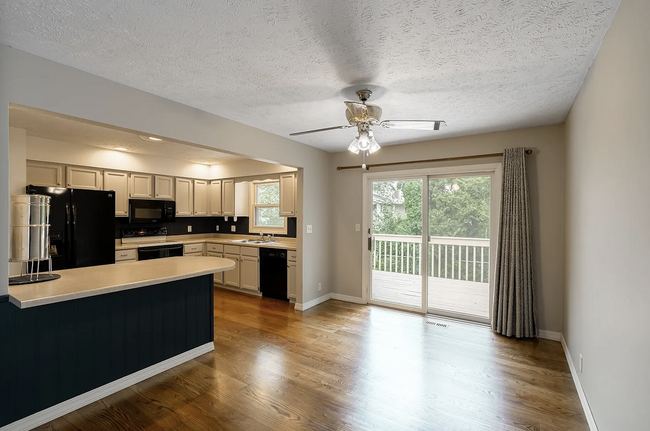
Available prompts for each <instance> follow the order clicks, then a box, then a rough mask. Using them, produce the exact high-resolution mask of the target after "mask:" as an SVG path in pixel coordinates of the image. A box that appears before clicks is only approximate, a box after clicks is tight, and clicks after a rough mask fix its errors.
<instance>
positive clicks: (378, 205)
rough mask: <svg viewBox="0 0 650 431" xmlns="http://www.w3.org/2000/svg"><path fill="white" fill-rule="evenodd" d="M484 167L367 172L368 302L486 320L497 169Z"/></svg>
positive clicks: (490, 290) (489, 287) (468, 318)
mask: <svg viewBox="0 0 650 431" xmlns="http://www.w3.org/2000/svg"><path fill="white" fill-rule="evenodd" d="M488 166H489V167H490V168H489V169H487V168H486V167H485V166H484V167H482V168H481V169H479V170H477V171H474V172H472V171H471V170H470V169H469V168H466V169H465V171H466V172H462V171H461V172H453V171H452V170H449V169H447V170H446V172H440V173H437V172H435V171H428V172H423V175H417V176H414V175H413V172H409V173H404V175H397V174H395V173H393V174H392V176H391V177H387V176H386V175H385V174H383V175H382V174H366V185H365V192H364V193H365V196H366V210H365V213H366V217H365V218H366V224H365V227H366V232H367V241H368V243H367V248H366V247H365V244H364V254H365V255H366V256H364V259H365V264H366V273H365V274H364V280H367V281H364V283H365V284H366V285H367V292H368V297H367V299H368V302H370V303H372V304H378V305H385V306H390V307H395V308H400V309H406V310H411V311H419V312H429V313H433V314H439V315H445V316H449V317H456V318H461V319H465V320H473V321H479V322H489V321H490V312H491V292H492V289H491V285H492V284H491V273H492V271H491V262H492V260H493V253H494V248H495V247H494V246H493V244H492V239H491V232H492V230H493V229H494V220H493V218H492V213H496V211H495V209H496V208H498V202H497V201H495V196H497V195H498V193H496V191H497V190H498V189H497V188H496V187H497V186H498V184H496V183H495V178H496V179H497V180H498V176H497V173H498V172H499V171H500V170H499V169H498V166H497V165H488ZM484 169H485V170H484ZM497 182H498V181H497ZM366 252H367V253H366Z"/></svg>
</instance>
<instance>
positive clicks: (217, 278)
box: [208, 251, 223, 284]
mask: <svg viewBox="0 0 650 431" xmlns="http://www.w3.org/2000/svg"><path fill="white" fill-rule="evenodd" d="M208 256H212V257H223V253H218V252H216V251H209V252H208ZM214 282H215V283H217V284H223V271H221V272H215V273H214Z"/></svg>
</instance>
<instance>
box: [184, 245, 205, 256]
mask: <svg viewBox="0 0 650 431" xmlns="http://www.w3.org/2000/svg"><path fill="white" fill-rule="evenodd" d="M197 253H198V256H203V243H198V244H185V245H184V246H183V256H189V255H192V256H194V255H196V254H197Z"/></svg>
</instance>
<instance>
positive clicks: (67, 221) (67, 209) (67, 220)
mask: <svg viewBox="0 0 650 431" xmlns="http://www.w3.org/2000/svg"><path fill="white" fill-rule="evenodd" d="M65 224H67V225H69V224H70V204H65Z"/></svg>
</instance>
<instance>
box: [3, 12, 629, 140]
mask: <svg viewBox="0 0 650 431" xmlns="http://www.w3.org/2000/svg"><path fill="white" fill-rule="evenodd" d="M619 3H620V0H576V1H562V0H554V1H551V0H526V1H524V0H519V1H515V0H499V1H497V0H439V1H433V0H431V1H425V0H394V1H391V0H374V1H370V0H367V1H354V0H322V1H320V0H266V1H245V0H220V1H219V0H182V1H180V0H145V1H133V0H84V1H79V0H67V1H66V0H42V1H35V0H8V1H3V2H2V3H0V43H3V44H6V45H10V46H13V47H15V48H17V49H21V50H24V51H27V52H30V53H32V54H36V55H39V56H41V57H45V58H48V59H51V60H54V61H56V62H59V63H63V64H66V65H69V66H72V67H75V68H77V69H81V70H84V71H87V72H90V73H93V74H95V75H99V76H103V77H105V78H108V79H110V80H113V81H116V82H120V83H122V84H126V85H129V86H132V87H135V88H138V89H141V90H144V91H147V92H150V93H154V94H157V95H160V96H163V97H166V98H168V99H171V100H175V101H177V102H181V103H184V104H187V105H190V106H193V107H196V108H199V109H202V110H205V111H208V112H211V113H214V114H216V115H220V116H223V117H226V118H230V119H233V120H236V121H239V122H242V123H245V124H248V125H251V126H254V127H258V128H260V129H263V130H266V131H269V132H272V133H276V134H278V135H282V136H288V135H289V133H291V132H295V131H301V130H306V129H313V128H320V127H328V126H335V125H339V124H345V116H344V109H345V108H344V105H343V103H342V101H343V100H345V99H351V100H354V97H355V96H354V91H355V90H357V89H360V88H362V87H366V86H367V84H371V85H370V88H371V89H374V90H376V91H375V93H376V94H375V96H376V97H373V98H372V99H371V102H372V103H376V104H378V105H380V106H381V107H382V108H383V111H384V119H427V118H435V119H444V120H447V122H448V124H449V126H448V127H446V128H445V129H444V130H442V131H441V132H421V131H403V130H400V131H398V130H393V131H388V130H377V131H376V137H377V140H378V141H379V142H380V143H381V144H382V145H388V144H399V143H406V142H415V141H422V140H429V139H433V138H440V137H450V136H459V135H467V134H475V133H484V132H491V131H498V130H507V129H514V128H520V127H529V126H539V125H547V124H554V123H560V122H562V121H564V119H565V117H566V115H567V113H568V110H569V108H570V107H571V104H572V103H573V100H574V98H575V96H576V94H577V92H578V90H579V89H580V86H581V83H582V81H583V79H584V77H585V74H586V72H587V69H588V67H589V66H590V64H591V62H592V60H593V58H594V56H595V54H596V52H597V49H598V47H599V45H600V42H601V41H602V39H603V37H604V35H605V32H606V31H607V28H608V27H609V24H610V23H611V21H612V19H613V16H614V14H615V11H616V9H617V7H618V5H619ZM354 134H355V133H354V130H337V131H331V132H324V133H320V134H315V135H307V136H301V137H297V138H295V139H296V140H297V141H299V142H303V143H305V144H308V145H312V146H315V147H318V148H322V149H324V150H328V151H341V150H344V149H345V148H346V147H347V146H348V144H349V143H350V141H351V140H352V138H353V135H354Z"/></svg>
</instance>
